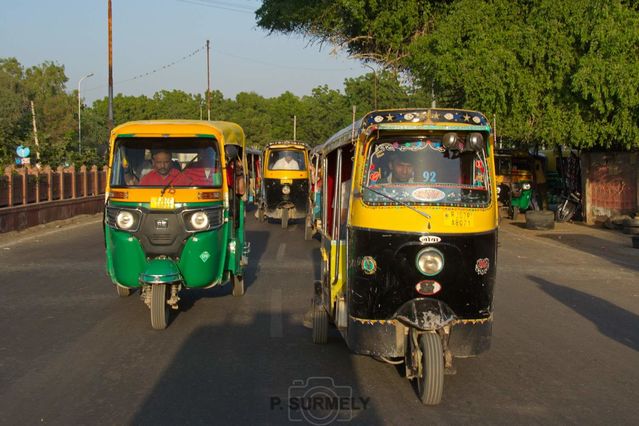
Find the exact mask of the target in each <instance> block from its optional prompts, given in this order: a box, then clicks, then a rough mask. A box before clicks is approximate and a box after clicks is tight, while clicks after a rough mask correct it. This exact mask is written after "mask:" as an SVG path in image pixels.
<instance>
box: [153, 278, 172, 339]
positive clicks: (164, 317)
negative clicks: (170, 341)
mask: <svg viewBox="0 0 639 426" xmlns="http://www.w3.org/2000/svg"><path fill="white" fill-rule="evenodd" d="M166 290H167V287H166V285H165V284H154V285H153V286H152V287H151V327H153V329H155V330H164V329H165V328H166V326H167V325H168V324H169V305H167V303H166Z"/></svg>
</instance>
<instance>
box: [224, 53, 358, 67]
mask: <svg viewBox="0 0 639 426" xmlns="http://www.w3.org/2000/svg"><path fill="white" fill-rule="evenodd" d="M211 50H213V52H215V53H219V54H221V55H225V56H230V57H231V58H236V59H242V60H244V61H248V62H255V63H256V64H262V65H266V66H270V67H274V68H282V69H287V70H300V71H325V72H333V71H349V70H352V69H353V67H349V68H311V67H296V66H291V65H282V64H276V63H273V62H266V61H260V60H258V59H254V58H247V57H245V56H239V55H236V54H234V53H228V52H223V51H221V50H217V49H211Z"/></svg>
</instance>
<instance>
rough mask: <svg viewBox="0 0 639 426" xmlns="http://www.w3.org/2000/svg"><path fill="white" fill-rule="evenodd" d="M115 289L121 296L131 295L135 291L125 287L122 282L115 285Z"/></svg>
mask: <svg viewBox="0 0 639 426" xmlns="http://www.w3.org/2000/svg"><path fill="white" fill-rule="evenodd" d="M115 291H116V292H117V293H118V296H120V297H127V296H130V295H131V293H133V289H131V288H129V287H124V286H122V285H120V284H116V285H115Z"/></svg>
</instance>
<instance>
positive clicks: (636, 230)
mask: <svg viewBox="0 0 639 426" xmlns="http://www.w3.org/2000/svg"><path fill="white" fill-rule="evenodd" d="M623 233H624V234H628V235H639V227H636V226H624V227H623Z"/></svg>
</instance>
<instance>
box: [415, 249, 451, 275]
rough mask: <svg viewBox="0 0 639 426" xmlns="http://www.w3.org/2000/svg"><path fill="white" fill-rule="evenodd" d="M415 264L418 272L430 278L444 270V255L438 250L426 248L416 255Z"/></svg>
mask: <svg viewBox="0 0 639 426" xmlns="http://www.w3.org/2000/svg"><path fill="white" fill-rule="evenodd" d="M416 263H417V269H418V270H419V272H421V273H422V274H424V275H427V276H429V277H430V276H433V275H437V274H439V273H440V272H441V271H442V269H444V255H443V254H442V252H440V251H439V250H437V249H435V248H432V247H428V248H425V249H423V250H422V251H420V252H419V253H417V262H416Z"/></svg>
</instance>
